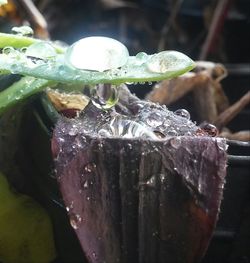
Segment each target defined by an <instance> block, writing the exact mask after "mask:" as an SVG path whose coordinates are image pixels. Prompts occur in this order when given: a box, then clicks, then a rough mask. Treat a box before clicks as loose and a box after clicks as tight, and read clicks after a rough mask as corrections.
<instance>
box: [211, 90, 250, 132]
mask: <svg viewBox="0 0 250 263" xmlns="http://www.w3.org/2000/svg"><path fill="white" fill-rule="evenodd" d="M249 103H250V91H248V92H247V93H246V94H245V95H244V96H243V97H242V98H241V99H240V100H238V101H237V102H235V103H234V104H233V105H232V106H230V107H229V108H228V109H226V110H225V111H224V112H222V113H221V114H220V115H219V116H218V117H217V119H216V120H215V121H214V124H215V125H216V127H217V128H218V129H219V130H221V129H222V127H224V126H226V125H227V124H228V123H229V122H230V121H231V120H232V119H233V118H234V117H235V116H236V115H237V114H238V113H239V112H240V111H241V110H242V109H243V108H245V106H246V105H248V104H249Z"/></svg>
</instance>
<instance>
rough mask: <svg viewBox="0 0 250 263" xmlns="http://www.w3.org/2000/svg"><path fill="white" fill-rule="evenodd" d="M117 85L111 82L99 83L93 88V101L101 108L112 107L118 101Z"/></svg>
mask: <svg viewBox="0 0 250 263" xmlns="http://www.w3.org/2000/svg"><path fill="white" fill-rule="evenodd" d="M118 99H119V97H118V90H117V87H116V86H114V85H110V84H99V85H97V86H96V88H95V89H93V94H92V97H91V100H92V103H93V104H94V105H95V106H96V107H97V108H99V109H110V108H112V107H113V106H115V104H116V103H117V102H118Z"/></svg>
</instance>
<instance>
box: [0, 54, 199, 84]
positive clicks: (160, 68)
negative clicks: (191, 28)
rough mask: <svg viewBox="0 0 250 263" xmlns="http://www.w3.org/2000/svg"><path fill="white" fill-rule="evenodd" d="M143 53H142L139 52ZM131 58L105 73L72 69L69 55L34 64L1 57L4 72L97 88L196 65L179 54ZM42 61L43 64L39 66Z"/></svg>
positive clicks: (19, 57) (164, 76) (157, 77)
mask: <svg viewBox="0 0 250 263" xmlns="http://www.w3.org/2000/svg"><path fill="white" fill-rule="evenodd" d="M139 54H140V53H139ZM139 54H138V55H137V56H135V57H134V56H131V57H129V58H128V61H127V63H126V64H125V65H124V66H122V67H121V68H117V69H111V70H107V71H105V72H97V71H88V70H80V69H76V68H73V67H71V66H68V65H67V63H66V60H65V56H64V55H63V54H62V55H57V57H56V58H54V59H51V60H47V61H42V60H39V61H32V59H30V58H29V57H26V56H25V54H22V53H19V54H16V55H14V56H13V55H8V54H7V55H6V54H1V55H0V73H1V72H2V74H4V73H14V74H21V75H27V76H33V77H36V78H42V79H47V80H53V81H55V82H62V83H71V84H78V83H79V84H80V83H82V84H88V85H95V84H98V83H111V84H117V85H118V84H121V83H124V82H146V81H159V80H163V79H169V78H173V77H176V76H178V75H181V74H183V73H185V72H187V71H189V70H191V69H192V68H193V67H194V62H193V61H192V60H191V59H190V58H189V57H187V56H186V55H184V54H182V53H180V52H177V51H163V52H161V53H158V54H154V55H146V54H144V56H143V60H142V59H141V57H140V56H139ZM38 62H39V63H38Z"/></svg>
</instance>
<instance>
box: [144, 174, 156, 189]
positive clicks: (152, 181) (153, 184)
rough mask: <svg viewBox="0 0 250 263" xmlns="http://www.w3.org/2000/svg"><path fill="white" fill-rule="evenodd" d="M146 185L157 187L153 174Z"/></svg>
mask: <svg viewBox="0 0 250 263" xmlns="http://www.w3.org/2000/svg"><path fill="white" fill-rule="evenodd" d="M146 185H147V186H149V187H155V185H156V178H155V176H152V177H151V178H150V179H149V180H147V182H146Z"/></svg>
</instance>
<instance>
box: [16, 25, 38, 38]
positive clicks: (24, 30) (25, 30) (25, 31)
mask: <svg viewBox="0 0 250 263" xmlns="http://www.w3.org/2000/svg"><path fill="white" fill-rule="evenodd" d="M11 31H12V32H13V33H14V34H17V35H20V36H33V34H34V31H33V29H32V28H31V27H29V26H20V27H13V28H12V29H11Z"/></svg>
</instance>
